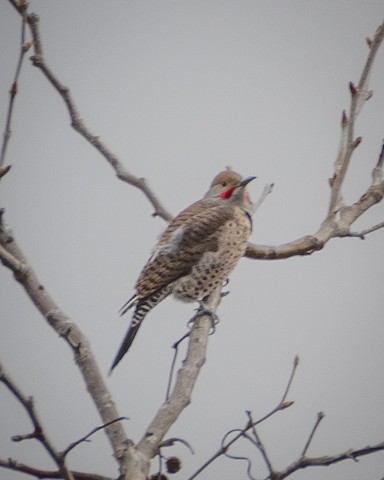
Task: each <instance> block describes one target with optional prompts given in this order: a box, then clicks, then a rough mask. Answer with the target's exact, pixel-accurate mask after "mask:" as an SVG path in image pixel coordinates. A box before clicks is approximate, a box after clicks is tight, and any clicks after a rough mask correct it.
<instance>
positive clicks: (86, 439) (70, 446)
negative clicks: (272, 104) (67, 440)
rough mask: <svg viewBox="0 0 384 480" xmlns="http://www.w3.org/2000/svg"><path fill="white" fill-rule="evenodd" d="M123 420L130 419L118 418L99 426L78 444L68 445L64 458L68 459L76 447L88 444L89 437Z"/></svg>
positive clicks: (78, 441) (77, 441)
mask: <svg viewBox="0 0 384 480" xmlns="http://www.w3.org/2000/svg"><path fill="white" fill-rule="evenodd" d="M121 420H129V419H128V417H118V418H115V420H111V421H110V422H108V423H105V424H104V425H99V426H98V427H95V428H94V429H93V430H91V431H90V432H89V433H88V434H87V435H85V436H84V437H82V438H80V439H79V440H76V442H73V443H71V444H70V445H68V447H67V448H66V449H65V450H64V452H62V455H63V457H66V456H67V455H68V453H69V452H70V451H71V450H73V449H74V448H75V447H77V446H78V445H80V444H81V443H84V442H87V441H88V439H89V437H91V436H92V435H93V434H94V433H96V432H99V431H100V430H104V429H105V428H106V427H109V426H110V425H112V424H113V423H116V422H120V421H121Z"/></svg>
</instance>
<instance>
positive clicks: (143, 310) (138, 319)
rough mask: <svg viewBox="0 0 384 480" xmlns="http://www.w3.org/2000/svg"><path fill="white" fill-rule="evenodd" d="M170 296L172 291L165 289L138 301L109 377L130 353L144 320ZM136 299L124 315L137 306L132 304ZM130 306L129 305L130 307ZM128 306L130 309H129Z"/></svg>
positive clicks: (124, 309) (125, 306)
mask: <svg viewBox="0 0 384 480" xmlns="http://www.w3.org/2000/svg"><path fill="white" fill-rule="evenodd" d="M169 294H170V289H169V288H167V287H165V288H161V289H160V290H158V291H157V292H155V293H154V294H152V295H151V296H150V297H148V298H146V299H145V300H142V301H139V302H137V300H136V309H135V313H134V314H133V317H132V321H131V324H130V326H129V328H128V331H127V333H126V335H125V337H124V340H123V343H122V344H121V345H120V348H119V351H118V352H117V354H116V357H115V359H114V360H113V363H112V366H111V368H110V370H109V375H110V374H111V373H112V370H113V369H114V368H115V367H116V365H117V364H118V363H119V362H120V360H121V359H122V358H123V357H124V355H125V354H126V353H127V352H128V350H129V348H130V346H131V345H132V342H133V340H134V338H135V337H136V335H137V332H138V331H139V328H140V325H141V324H142V322H143V320H144V318H145V317H146V315H147V313H148V312H149V311H150V310H152V308H153V307H154V306H155V305H157V304H158V303H160V302H161V301H162V300H164V298H165V297H167V296H168V295H169ZM135 298H136V297H132V299H130V300H129V301H128V302H127V303H126V304H125V305H124V306H123V308H122V313H121V315H123V314H124V313H125V312H126V311H127V310H128V309H129V308H131V307H132V306H133V305H135V303H134V302H132V303H130V302H131V301H132V300H133V299H135ZM128 304H129V305H128ZM127 305H128V308H127Z"/></svg>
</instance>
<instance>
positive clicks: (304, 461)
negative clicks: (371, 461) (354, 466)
mask: <svg viewBox="0 0 384 480" xmlns="http://www.w3.org/2000/svg"><path fill="white" fill-rule="evenodd" d="M383 450H384V442H381V443H378V444H377V445H373V446H372V447H370V446H367V447H364V448H360V449H357V450H353V449H351V450H347V451H346V452H343V453H339V454H337V455H328V456H324V457H302V458H299V459H298V460H296V461H295V462H293V463H292V464H291V465H290V466H289V467H287V468H286V469H285V470H282V471H281V472H275V474H274V477H273V479H274V480H283V479H284V478H286V477H288V476H289V475H292V473H294V472H297V471H298V470H302V469H304V468H307V467H328V466H329V465H334V464H335V463H339V462H342V461H344V460H356V459H358V458H359V457H363V456H366V455H371V454H372V453H375V452H380V451H383Z"/></svg>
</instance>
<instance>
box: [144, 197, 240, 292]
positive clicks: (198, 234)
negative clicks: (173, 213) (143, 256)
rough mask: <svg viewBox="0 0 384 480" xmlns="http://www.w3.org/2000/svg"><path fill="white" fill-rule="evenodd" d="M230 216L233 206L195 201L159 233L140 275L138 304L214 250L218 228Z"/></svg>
mask: <svg viewBox="0 0 384 480" xmlns="http://www.w3.org/2000/svg"><path fill="white" fill-rule="evenodd" d="M232 215H233V207H231V206H228V207H227V206H211V205H210V204H209V203H208V202H197V203H195V204H193V205H191V206H190V207H189V208H187V209H186V210H184V211H183V212H181V213H180V214H179V215H178V216H177V217H176V218H175V219H174V220H173V221H172V223H171V224H170V225H169V226H168V228H167V229H166V230H165V232H164V233H163V235H162V237H161V238H160V240H159V242H158V244H157V246H156V247H155V252H156V253H155V254H154V255H153V256H152V257H151V258H150V260H149V261H148V263H147V264H146V265H145V267H144V269H143V271H142V272H141V274H140V277H139V279H138V281H137V284H136V290H137V294H138V301H139V302H140V301H142V300H143V299H145V298H148V297H149V296H150V295H152V294H153V293H154V292H156V291H157V290H158V289H159V288H162V287H164V286H166V285H169V284H170V283H171V282H173V281H175V280H177V279H178V278H180V277H183V276H184V275H187V274H188V273H189V272H190V270H191V268H192V267H193V266H194V265H195V264H196V263H197V262H198V261H199V260H200V258H201V257H202V255H203V254H204V253H205V252H208V251H216V250H217V248H218V244H217V237H218V235H219V230H220V227H221V226H222V225H224V224H225V223H226V222H227V221H228V220H229V219H230V218H231V216H232ZM175 239H176V240H175ZM172 241H173V244H172Z"/></svg>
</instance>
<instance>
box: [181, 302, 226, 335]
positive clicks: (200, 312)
mask: <svg viewBox="0 0 384 480" xmlns="http://www.w3.org/2000/svg"><path fill="white" fill-rule="evenodd" d="M205 315H206V316H208V317H209V319H210V320H211V325H212V331H211V332H210V333H209V334H210V335H212V334H213V333H215V331H216V325H217V324H218V323H219V321H220V319H219V317H218V316H217V315H216V313H215V312H213V311H212V310H210V309H209V308H207V307H206V306H205V305H204V303H203V302H201V301H199V307H198V308H197V309H196V314H195V316H194V317H193V318H191V320H189V322H188V327H189V328H192V325H193V324H194V322H195V320H196V318H198V317H203V316H205Z"/></svg>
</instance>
